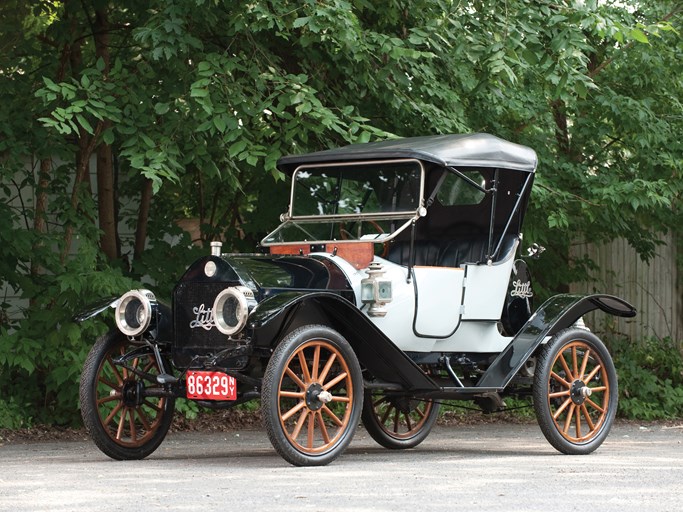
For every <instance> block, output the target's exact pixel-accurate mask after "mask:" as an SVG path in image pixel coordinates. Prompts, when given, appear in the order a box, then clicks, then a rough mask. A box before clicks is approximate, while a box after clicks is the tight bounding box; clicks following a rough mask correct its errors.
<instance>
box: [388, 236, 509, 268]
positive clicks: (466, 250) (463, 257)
mask: <svg viewBox="0 0 683 512" xmlns="http://www.w3.org/2000/svg"><path fill="white" fill-rule="evenodd" d="M516 239H517V237H516V236H515V235H506V236H505V238H504V239H503V244H502V245H501V248H500V252H499V254H498V257H497V258H496V261H499V260H501V259H504V258H505V257H506V256H507V255H508V253H509V252H510V251H511V250H512V249H513V247H514V245H515V240H516ZM488 243H489V239H488V235H474V236H472V235H469V236H465V237H462V238H458V239H457V240H452V241H445V242H435V241H431V240H420V241H416V242H415V244H414V247H413V250H414V251H415V261H414V264H415V265H416V266H427V267H460V266H462V265H464V264H465V263H484V262H485V261H486V255H487V252H488ZM496 243H497V240H496V239H494V247H493V248H494V249H495V244H496ZM387 259H388V260H389V261H393V262H394V263H398V264H399V265H404V266H407V265H408V263H409V260H410V241H409V240H402V241H395V242H393V243H392V244H391V247H390V248H389V253H388V254H387Z"/></svg>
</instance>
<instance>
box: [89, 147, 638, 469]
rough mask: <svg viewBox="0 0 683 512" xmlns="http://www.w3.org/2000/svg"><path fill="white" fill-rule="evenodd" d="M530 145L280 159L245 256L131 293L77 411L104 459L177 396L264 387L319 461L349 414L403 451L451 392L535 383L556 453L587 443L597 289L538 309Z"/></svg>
mask: <svg viewBox="0 0 683 512" xmlns="http://www.w3.org/2000/svg"><path fill="white" fill-rule="evenodd" d="M536 163H537V159H536V154H535V152H534V151H533V150H531V149H529V148H527V147H524V146H520V145H517V144H513V143H511V142H507V141H505V140H502V139H500V138H497V137H495V136H492V135H488V134H466V135H439V136H426V137H417V138H407V139H397V140H387V141H383V142H376V143H369V144H357V145H350V146H346V147H342V148H339V149H332V150H327V151H320V152H315V153H310V154H304V155H294V156H288V157H285V158H282V159H281V160H280V161H279V162H278V167H279V169H281V170H282V171H283V172H285V173H286V174H288V175H289V176H291V182H292V185H291V196H290V201H289V208H288V210H287V212H286V213H284V214H283V215H282V216H281V219H280V220H281V223H280V225H279V226H278V227H277V228H276V229H275V230H274V231H272V232H271V233H270V234H268V235H267V236H266V237H265V238H264V239H263V241H262V242H261V252H260V253H255V254H223V253H222V252H221V243H220V242H212V243H211V253H210V254H209V255H207V256H205V257H203V258H200V259H199V260H197V261H195V262H194V263H192V264H191V265H190V267H189V268H188V269H187V271H186V272H185V274H184V275H183V276H182V277H181V278H180V280H179V281H178V283H177V285H176V287H175V289H174V291H173V297H172V304H171V305H170V306H168V305H165V304H164V303H162V302H160V301H159V300H157V298H156V297H155V295H154V294H153V293H152V292H151V291H149V290H144V289H140V290H131V291H128V292H127V293H124V294H123V295H122V296H121V297H119V298H112V299H109V300H105V301H104V302H103V303H101V304H99V305H98V306H99V307H94V308H92V309H91V310H89V311H87V312H85V313H83V314H81V315H80V316H79V317H78V318H77V319H78V320H80V321H82V320H85V319H87V318H90V317H92V316H94V315H95V314H97V313H99V312H101V311H103V310H105V309H106V308H107V307H111V308H115V312H114V315H115V320H116V324H117V329H115V330H113V331H111V332H109V333H108V334H106V335H105V336H103V337H101V338H99V339H98V340H97V341H96V342H95V344H94V346H93V347H92V350H91V352H90V354H89V356H88V358H87V360H86V363H85V366H84V369H83V374H82V379H81V388H80V400H81V410H82V416H83V421H84V423H85V426H86V428H87V430H88V432H89V434H90V436H92V439H93V440H94V442H95V444H96V445H97V446H98V447H99V448H100V449H101V450H102V451H103V452H104V453H105V454H107V455H108V456H110V457H112V458H114V459H141V458H144V457H146V456H148V455H149V454H151V453H152V452H153V451H154V450H155V449H156V448H157V447H158V446H159V445H160V443H161V442H162V440H163V439H164V437H165V436H166V433H167V431H168V429H169V426H170V424H171V420H172V417H173V413H174V404H175V400H176V398H179V397H185V398H187V399H190V400H194V401H196V402H197V403H198V404H200V405H202V406H206V407H209V408H228V407H233V406H235V405H237V404H241V403H243V402H245V401H248V400H254V399H260V400H261V413H262V417H263V422H264V425H265V429H266V431H267V434H268V437H269V438H270V441H271V443H272V444H273V446H274V448H275V449H276V451H277V452H278V453H279V454H280V455H281V456H282V457H283V458H284V459H285V460H287V461H288V462H290V463H291V464H294V465H301V466H309V465H323V464H327V463H329V462H331V461H333V460H334V459H336V458H337V457H338V456H339V455H341V454H342V453H343V452H344V450H345V449H346V448H347V446H348V445H349V443H350V442H351V439H352V438H353V435H354V432H355V431H356V428H357V426H358V423H359V421H362V423H363V425H364V426H365V428H366V429H367V431H368V433H369V434H370V435H371V436H372V437H373V438H374V439H375V440H376V441H377V442H378V443H379V444H381V445H383V446H385V447H387V448H392V449H403V448H412V447H415V446H416V445H418V444H419V443H420V442H422V441H423V440H424V439H425V438H426V437H427V435H428V434H429V431H430V429H431V428H432V426H433V425H434V423H435V421H436V419H437V416H438V414H439V407H440V404H441V403H442V402H443V401H445V400H447V401H461V400H463V401H472V402H474V403H475V404H478V405H479V407H481V408H482V409H483V410H484V411H488V412H491V411H496V410H499V409H500V408H501V407H503V405H504V403H503V401H502V397H503V396H505V395H521V396H527V397H528V396H530V397H532V400H533V405H534V408H535V412H536V415H537V418H538V423H539V425H540V428H541V430H542V431H543V434H544V435H545V437H546V438H547V439H548V441H549V442H550V444H551V445H552V446H554V447H555V448H556V449H557V450H559V451H560V452H563V453H567V454H587V453H590V452H592V451H593V450H595V449H596V448H597V447H598V446H600V444H601V443H602V442H603V441H604V440H605V437H606V436H607V434H608V432H609V430H610V427H611V425H612V422H613V420H614V416H615V413H616V410H617V376H616V372H615V368H614V365H613V362H612V359H611V357H610V354H609V352H608V351H607V349H606V348H605V345H604V344H603V343H602V342H601V341H600V339H598V337H597V336H596V335H595V334H593V333H592V332H591V331H590V330H588V329H587V328H585V326H584V325H583V322H582V321H581V319H582V317H583V315H585V314H586V313H587V312H589V311H591V310H595V309H601V310H603V311H605V312H607V313H609V314H612V315H617V316H622V317H630V316H633V315H635V310H634V308H633V307H632V306H631V305H629V304H628V303H627V302H625V301H624V300H622V299H620V298H617V297H613V296H609V295H589V296H578V295H558V296H555V297H552V298H551V299H549V300H547V301H546V302H545V303H544V304H542V305H541V306H540V307H538V309H537V310H536V311H535V312H534V311H532V306H533V290H532V287H531V280H530V277H529V272H528V269H527V266H526V264H525V262H524V261H522V260H521V259H518V258H517V257H516V255H517V254H518V252H520V250H521V248H520V247H521V243H522V233H521V230H522V222H523V220H524V214H525V211H526V207H527V203H528V200H529V196H530V194H531V187H532V182H533V179H534V171H535V168H536Z"/></svg>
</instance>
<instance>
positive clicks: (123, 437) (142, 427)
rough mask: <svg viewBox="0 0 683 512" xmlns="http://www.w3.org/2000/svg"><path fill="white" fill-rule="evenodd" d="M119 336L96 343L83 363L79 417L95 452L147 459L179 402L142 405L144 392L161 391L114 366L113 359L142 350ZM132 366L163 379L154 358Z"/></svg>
mask: <svg viewBox="0 0 683 512" xmlns="http://www.w3.org/2000/svg"><path fill="white" fill-rule="evenodd" d="M139 346H140V345H139V344H133V343H131V342H130V341H129V340H128V339H127V338H126V336H124V335H123V334H121V333H120V332H119V331H110V332H109V333H107V334H105V335H104V336H101V337H100V338H98V339H97V341H96V342H95V344H94V345H93V347H92V349H90V353H89V354H88V357H87V358H86V360H85V365H84V367H83V373H82V374H81V384H80V400H81V416H82V418H83V423H84V425H85V428H86V430H87V432H88V434H89V435H90V437H92V439H93V441H94V442H95V444H96V445H97V447H98V448H99V449H100V450H102V452H104V453H105V454H106V455H108V456H109V457H111V458H112V459H116V460H137V459H144V458H145V457H147V456H148V455H150V454H151V453H152V452H154V450H156V449H157V448H158V447H159V445H160V444H161V442H162V441H163V440H164V437H166V433H167V432H168V429H169V427H170V426H171V421H172V420H173V412H174V410H175V399H173V398H154V397H146V398H144V399H142V400H138V398H137V397H138V396H139V393H140V391H141V390H143V389H145V388H147V387H158V384H157V383H156V380H146V379H143V378H142V377H140V376H139V375H136V374H135V373H133V372H131V371H130V370H128V369H126V368H123V367H122V366H118V365H115V364H114V362H113V360H112V359H113V358H114V357H117V356H120V355H123V354H126V353H127V352H129V351H130V350H132V349H134V348H137V347H139ZM127 364H128V366H130V367H132V368H135V369H138V370H141V371H143V372H146V373H148V374H151V375H157V374H159V373H160V372H159V367H158V365H157V362H156V360H155V358H154V356H153V355H145V356H141V357H138V358H136V359H133V360H131V361H129V362H128V363H127Z"/></svg>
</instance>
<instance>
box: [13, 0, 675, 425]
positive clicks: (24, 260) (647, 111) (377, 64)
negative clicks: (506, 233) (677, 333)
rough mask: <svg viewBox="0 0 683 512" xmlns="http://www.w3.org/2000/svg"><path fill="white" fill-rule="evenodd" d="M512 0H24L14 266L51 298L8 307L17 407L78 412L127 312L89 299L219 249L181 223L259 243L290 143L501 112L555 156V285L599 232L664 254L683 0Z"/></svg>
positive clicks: (539, 192)
mask: <svg viewBox="0 0 683 512" xmlns="http://www.w3.org/2000/svg"><path fill="white" fill-rule="evenodd" d="M504 6H505V8H501V3H500V2H494V1H492V0H470V1H466V2H454V1H451V0H414V1H411V2H405V1H400V0H390V1H387V2H382V3H381V5H378V4H376V3H373V2H368V1H366V0H326V1H317V0H300V1H296V2H294V1H290V0H280V1H277V2H276V1H265V0H262V1H250V2H246V1H243V0H234V1H224V0H212V1H209V0H184V1H182V0H168V1H161V0H153V1H151V2H145V3H140V2H134V1H130V0H124V1H119V2H108V1H106V0H90V1H75V0H64V1H62V2H60V1H57V0H53V1H44V0H41V1H39V0H31V1H25V2H24V1H22V2H19V1H17V0H7V1H6V2H5V3H4V4H3V9H2V11H0V50H2V51H1V52H0V115H1V116H2V118H3V119H4V120H7V122H5V123H3V124H2V125H1V126H0V189H2V190H3V193H4V194H5V200H4V201H2V202H0V215H2V219H3V222H2V223H0V281H2V282H3V283H4V285H5V288H6V289H9V290H13V291H16V292H17V293H20V294H21V295H22V297H24V298H25V299H26V301H27V302H26V304H27V306H26V309H25V311H23V312H22V314H21V315H19V316H18V317H16V318H11V319H10V318H8V315H4V316H3V317H0V386H1V387H2V390H3V394H2V396H3V397H15V398H14V399H9V400H8V399H6V398H0V412H1V411H2V410H3V408H5V409H7V410H9V409H11V411H12V415H9V414H7V415H3V416H4V417H8V418H9V417H14V418H19V419H18V420H17V421H20V420H21V419H22V418H23V419H24V420H25V418H26V417H28V416H32V417H33V418H35V419H37V420H41V421H46V420H50V421H63V422H67V421H71V420H73V417H74V416H73V410H74V409H75V407H74V404H75V400H76V395H77V393H75V384H76V382H77V379H78V374H79V371H80V362H81V360H82V358H83V356H84V353H85V352H86V351H87V349H88V348H89V342H88V341H87V340H88V338H92V336H94V335H95V334H96V333H98V332H101V331H102V329H103V326H102V325H100V324H96V325H92V326H85V327H77V326H75V325H73V324H72V323H70V322H69V321H68V320H67V319H68V317H69V316H70V315H71V314H72V313H73V312H75V311H77V310H78V309H79V308H81V307H82V306H83V305H84V304H86V303H88V302H90V301H91V300H93V299H96V298H98V297H99V296H101V295H106V294H109V293H112V294H117V293H121V292H122V291H124V290H125V289H127V288H128V287H130V286H131V285H132V284H133V280H136V281H139V280H143V279H144V280H147V281H148V282H149V280H150V279H151V280H153V281H155V282H156V288H155V289H157V291H158V292H159V293H160V295H161V296H162V297H163V296H166V297H167V296H168V293H169V292H170V289H171V287H172V283H173V281H174V279H175V277H176V276H177V275H178V273H179V271H180V270H181V269H182V267H183V266H184V265H186V264H187V262H188V261H190V260H191V258H192V254H193V251H196V249H187V247H188V246H189V245H190V241H189V239H188V238H187V236H186V235H185V238H184V239H183V241H182V242H181V243H176V244H175V245H172V243H171V242H169V238H168V236H167V235H168V234H175V235H178V236H180V235H181V233H182V232H181V230H180V229H179V228H178V227H177V224H176V221H177V220H178V219H182V218H192V219H196V222H197V223H198V224H199V225H200V226H201V236H200V238H201V240H203V241H207V240H212V239H214V238H223V239H224V240H225V241H226V244H227V249H237V250H253V248H254V246H255V245H256V243H257V242H258V240H259V239H260V237H261V236H262V235H263V234H264V232H265V231H266V230H267V229H268V228H271V227H273V222H274V221H275V219H276V217H277V213H279V211H281V209H282V208H284V207H285V206H286V198H285V197H284V194H282V195H281V196H279V195H278V191H280V192H281V191H282V190H283V189H284V187H283V185H282V178H283V177H282V175H281V174H280V173H279V171H278V170H277V169H276V166H275V164H276V161H277V159H278V158H279V157H280V156H282V155H283V154H286V153H293V152H294V153H295V152H303V151H308V150H316V149H324V148H327V147H331V146H337V145H340V144H344V143H349V142H364V141H368V140H373V139H378V138H386V137H391V136H411V135H424V134H429V133H449V132H469V131H488V132H491V133H495V134H497V135H500V136H502V137H504V138H507V139H510V140H513V141H516V142H520V143H523V144H527V145H529V146H531V147H533V148H534V149H536V150H537V152H538V154H539V161H540V165H539V171H538V174H537V185H536V187H535V191H534V195H533V198H532V210H531V211H530V212H529V216H528V222H527V226H528V228H529V229H528V233H527V235H528V236H527V240H529V241H538V242H540V243H542V244H543V245H545V246H546V247H548V248H549V251H548V253H549V254H548V256H547V257H545V258H544V259H543V260H541V262H539V264H538V266H537V268H536V275H537V277H538V278H539V279H538V280H539V281H540V282H541V283H542V284H543V285H544V287H545V289H546V290H548V291H552V290H560V289H562V288H563V287H564V286H566V285H567V284H568V283H569V282H570V281H571V280H572V279H578V278H580V277H582V276H584V275H585V274H586V270H587V265H588V264H589V262H582V261H570V260H569V256H568V255H569V244H570V243H571V241H572V240H575V239H577V238H581V237H586V238H588V239H591V240H608V239H611V238H614V237H618V236H623V237H626V238H627V239H628V240H629V241H630V242H631V243H632V244H633V245H634V247H636V248H637V249H638V250H639V251H640V253H641V254H642V255H643V257H648V256H649V255H651V254H652V251H653V250H654V247H655V244H656V234H655V232H656V231H657V230H665V229H675V227H676V226H678V224H679V223H680V220H681V218H680V216H681V213H680V209H679V208H678V207H677V206H676V205H677V201H678V200H679V199H680V195H681V185H680V183H681V179H680V178H681V172H682V169H681V166H682V165H683V164H682V162H683V158H682V156H683V155H682V151H683V148H682V146H681V143H680V141H679V134H680V133H682V130H681V128H682V126H681V123H683V115H682V113H683V112H682V110H683V109H682V108H681V102H680V98H681V97H683V96H682V95H681V92H682V88H683V84H682V82H681V78H680V77H681V76H683V73H682V71H683V70H682V69H681V67H682V66H683V64H682V62H683V59H681V53H682V49H683V43H682V39H681V35H680V29H681V18H682V16H683V13H682V10H681V8H680V7H679V6H678V2H674V1H670V2H669V1H657V2H654V1H650V0H630V1H620V2H609V1H597V0H588V1H578V0H577V1H573V0H564V1H561V2H551V1H549V0H541V1H539V2H533V3H529V2H525V1H522V0H508V1H507V2H506V3H505V4H504ZM17 27H21V30H17ZM27 164H30V165H31V167H32V172H26V166H27ZM92 164H94V169H95V174H96V175H97V179H96V181H97V187H96V192H97V194H95V193H94V192H95V188H94V185H93V184H91V181H90V179H89V173H90V166H91V165H92ZM278 197H281V199H280V200H278V199H277V198H278ZM263 198H268V199H269V200H267V201H266V200H264V199H263ZM126 224H128V225H130V226H132V231H133V233H132V235H131V239H130V240H125V239H122V235H121V233H119V228H121V227H122V226H124V225H126ZM529 235H530V236H529ZM160 252H161V253H163V254H164V257H163V258H160V257H159V254H160ZM3 309H6V306H5V305H4V304H3ZM27 403H28V404H31V405H30V406H24V405H22V404H27ZM24 409H25V410H24Z"/></svg>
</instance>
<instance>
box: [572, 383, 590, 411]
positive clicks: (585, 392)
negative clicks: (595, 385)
mask: <svg viewBox="0 0 683 512" xmlns="http://www.w3.org/2000/svg"><path fill="white" fill-rule="evenodd" d="M592 394H593V391H592V390H591V388H589V387H588V386H587V385H586V384H585V383H584V382H583V381H582V380H579V379H577V380H575V381H574V382H572V388H571V398H572V402H574V403H575V404H576V405H582V404H583V403H584V402H585V401H586V398H588V397H589V396H591V395H592Z"/></svg>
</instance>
